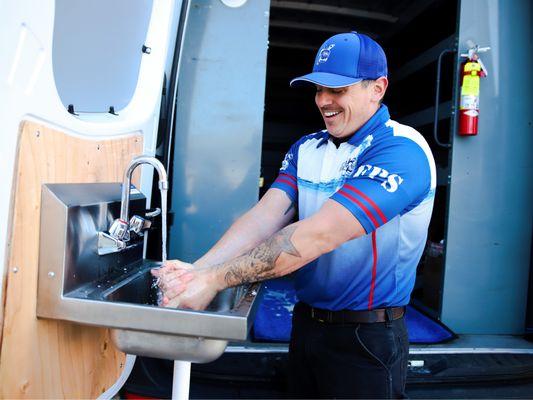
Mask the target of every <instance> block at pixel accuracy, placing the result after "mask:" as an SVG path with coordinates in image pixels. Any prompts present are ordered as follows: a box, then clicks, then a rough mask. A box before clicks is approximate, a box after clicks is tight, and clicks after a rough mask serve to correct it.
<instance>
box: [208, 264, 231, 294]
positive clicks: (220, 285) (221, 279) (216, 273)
mask: <svg viewBox="0 0 533 400" xmlns="http://www.w3.org/2000/svg"><path fill="white" fill-rule="evenodd" d="M223 265H224V264H221V265H213V266H210V267H207V268H208V269H209V270H210V271H209V272H210V277H211V285H212V286H213V287H215V288H216V290H217V291H218V292H220V291H222V290H224V289H227V288H228V285H227V283H226V279H225V272H224V269H223V268H222V266H223Z"/></svg>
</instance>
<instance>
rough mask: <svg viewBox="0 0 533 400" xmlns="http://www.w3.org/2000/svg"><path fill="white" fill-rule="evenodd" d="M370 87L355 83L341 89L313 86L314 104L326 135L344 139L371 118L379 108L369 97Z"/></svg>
mask: <svg viewBox="0 0 533 400" xmlns="http://www.w3.org/2000/svg"><path fill="white" fill-rule="evenodd" d="M374 84H375V83H374V82H366V83H362V82H359V83H356V84H355V85H351V86H345V87H341V88H328V87H325V86H320V85H316V95H315V103H316V105H317V107H318V109H319V110H320V113H321V114H322V118H323V119H324V123H325V124H326V129H327V130H328V132H329V133H330V135H332V136H334V137H336V138H344V137H348V136H350V135H352V134H353V133H354V132H355V131H357V130H358V129H359V128H360V127H361V126H363V124H364V123H365V122H366V121H368V120H369V119H370V117H372V115H373V114H374V113H375V112H376V111H377V109H378V108H379V103H376V101H375V96H373V89H374V88H373V85H374Z"/></svg>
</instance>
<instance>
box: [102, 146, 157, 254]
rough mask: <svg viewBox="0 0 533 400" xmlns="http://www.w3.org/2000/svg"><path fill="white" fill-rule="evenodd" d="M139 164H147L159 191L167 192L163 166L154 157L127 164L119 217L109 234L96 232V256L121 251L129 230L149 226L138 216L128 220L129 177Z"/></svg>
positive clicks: (153, 214) (144, 157)
mask: <svg viewBox="0 0 533 400" xmlns="http://www.w3.org/2000/svg"><path fill="white" fill-rule="evenodd" d="M141 164H149V165H151V166H153V167H154V168H155V170H156V171H157V174H158V176H159V190H161V191H162V190H168V177H167V172H166V170H165V167H164V166H163V164H162V163H161V162H160V161H159V160H158V159H156V158H155V157H150V156H144V155H142V156H138V157H135V158H134V159H133V160H131V162H130V163H129V165H128V167H127V168H126V171H125V172H124V181H123V182H122V198H121V203H120V217H119V218H117V219H115V220H114V221H113V223H112V224H111V227H110V228H109V233H106V232H98V254H99V255H104V254H109V253H115V252H117V251H121V250H123V249H125V248H126V247H127V242H128V241H129V240H130V230H133V231H134V232H136V233H140V232H141V231H142V230H144V229H147V228H148V227H149V226H150V222H149V221H148V220H146V219H144V218H142V217H140V216H138V215H135V216H133V217H132V219H131V221H130V220H129V215H128V214H129V207H130V190H131V176H132V175H133V171H134V170H135V168H137V167H138V166H139V165H141ZM157 214H158V213H157V212H155V213H151V215H147V216H149V217H150V216H152V217H153V216H155V215H157Z"/></svg>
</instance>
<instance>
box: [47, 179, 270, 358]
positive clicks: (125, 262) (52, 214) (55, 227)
mask: <svg viewBox="0 0 533 400" xmlns="http://www.w3.org/2000/svg"><path fill="white" fill-rule="evenodd" d="M120 196H121V187H120V184H48V185H43V190H42V208H41V236H40V237H41V244H40V254H39V282H38V292H37V293H38V294H37V316H38V317H40V318H52V319H60V320H65V321H71V322H76V323H80V324H87V325H94V326H101V327H107V328H111V330H112V332H111V337H112V340H113V343H114V344H115V346H116V347H117V348H119V349H120V350H122V351H124V352H126V353H128V354H136V355H142V356H148V357H157V358H166V359H170V360H185V361H192V362H209V361H212V360H214V359H216V358H217V357H218V356H220V355H221V354H222V353H223V352H224V349H225V348H226V345H227V342H228V341H244V340H246V338H247V336H248V331H249V329H250V327H251V324H252V321H253V316H254V312H255V305H256V304H257V302H256V299H257V296H258V294H259V289H260V284H251V285H245V286H241V287H238V288H230V289H227V290H225V291H223V292H220V293H219V294H218V296H217V297H216V298H215V299H214V300H213V302H212V303H211V304H210V305H209V307H208V308H207V309H206V310H205V311H192V310H184V309H175V308H166V307H159V306H157V288H155V287H154V285H153V277H152V276H151V274H150V269H152V268H154V267H157V266H159V265H160V263H159V262H155V261H151V260H145V259H142V253H143V251H142V250H143V247H142V246H143V241H142V240H139V241H138V242H137V243H134V244H132V245H129V246H128V247H127V248H126V249H125V250H124V251H122V252H120V253H112V254H107V255H98V254H97V250H96V238H97V232H99V231H102V230H105V229H106V227H107V226H109V223H110V221H112V220H113V219H114V218H116V216H117V215H118V212H119V209H120V207H119V206H120ZM144 204H145V199H144V196H142V195H141V194H140V193H139V194H133V193H132V202H131V207H132V212H133V213H137V212H139V211H138V210H140V209H144Z"/></svg>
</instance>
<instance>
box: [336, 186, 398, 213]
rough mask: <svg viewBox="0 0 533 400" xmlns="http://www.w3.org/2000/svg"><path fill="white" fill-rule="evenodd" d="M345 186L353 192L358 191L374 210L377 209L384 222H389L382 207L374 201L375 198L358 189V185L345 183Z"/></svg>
mask: <svg viewBox="0 0 533 400" xmlns="http://www.w3.org/2000/svg"><path fill="white" fill-rule="evenodd" d="M344 187H345V188H347V189H349V190H351V191H352V192H354V193H357V194H358V195H359V196H361V197H362V198H363V199H365V200H366V201H367V202H368V204H370V205H371V206H372V207H373V208H374V210H375V211H376V213H377V214H378V215H379V217H380V218H381V220H382V221H383V223H385V222H387V217H385V214H383V212H381V209H380V208H379V206H378V205H377V204H376V203H375V202H374V200H372V199H371V198H370V197H368V196H367V195H366V194H364V193H363V192H361V191H360V190H359V189H357V188H356V187H353V186H352V185H349V184H347V183H346V184H344Z"/></svg>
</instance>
